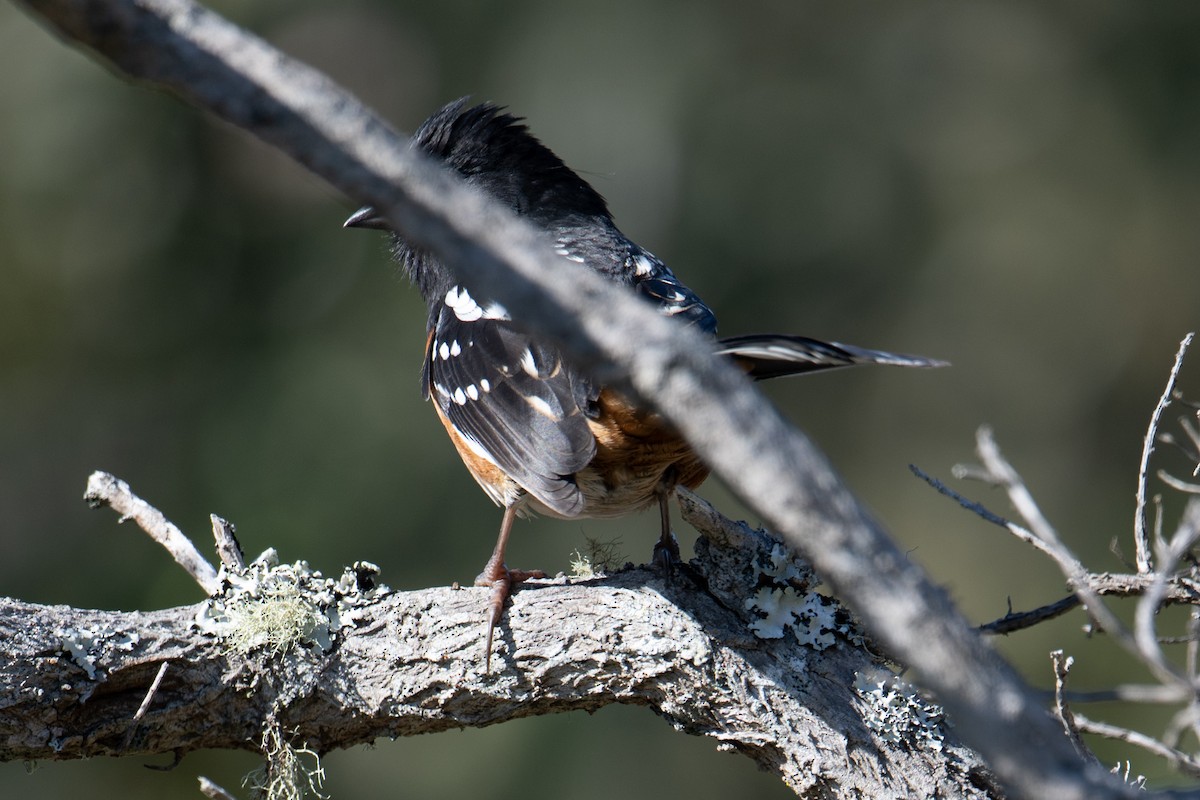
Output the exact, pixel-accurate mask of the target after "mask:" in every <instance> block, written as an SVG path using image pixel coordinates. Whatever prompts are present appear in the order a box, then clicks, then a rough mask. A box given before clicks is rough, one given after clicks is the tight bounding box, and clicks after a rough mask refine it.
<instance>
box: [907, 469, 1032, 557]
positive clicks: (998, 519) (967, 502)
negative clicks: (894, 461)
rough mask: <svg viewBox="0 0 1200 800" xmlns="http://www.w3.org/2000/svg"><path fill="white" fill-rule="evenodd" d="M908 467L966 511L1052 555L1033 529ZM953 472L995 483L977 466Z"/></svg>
mask: <svg viewBox="0 0 1200 800" xmlns="http://www.w3.org/2000/svg"><path fill="white" fill-rule="evenodd" d="M908 468H909V470H911V471H912V473H913V474H914V475H916V476H917V477H918V478H920V479H921V480H923V481H925V482H926V483H928V484H929V485H930V486H932V487H933V488H934V489H937V490H938V492H940V493H941V494H944V495H946V496H947V497H949V498H951V499H953V500H954V501H956V502H957V503H958V504H959V505H960V506H962V507H963V508H965V509H966V510H967V511H970V512H972V513H973V514H976V515H978V516H979V517H980V518H981V519H983V520H986V521H987V522H990V523H992V524H993V525H998V526H999V527H1001V528H1004V529H1005V530H1006V531H1008V532H1009V533H1011V534H1012V535H1013V536H1016V537H1017V538H1018V539H1020V540H1021V541H1022V542H1025V543H1026V544H1028V545H1030V546H1031V547H1034V548H1036V549H1038V550H1040V551H1042V552H1043V553H1045V554H1046V555H1048V556H1050V557H1051V558H1053V557H1054V551H1053V550H1052V549H1051V548H1050V547H1049V546H1048V545H1047V544H1046V543H1045V542H1043V541H1042V540H1041V539H1039V538H1038V537H1037V536H1036V535H1034V533H1033V531H1031V530H1029V529H1028V528H1026V527H1023V526H1021V525H1018V524H1017V523H1015V522H1013V521H1012V520H1010V519H1007V518H1006V517H1002V516H1000V515H999V514H997V513H996V512H995V511H992V510H991V509H989V508H988V507H987V506H985V505H983V504H982V503H980V502H978V501H976V500H971V499H969V498H967V497H965V496H964V495H962V494H960V493H959V492H957V491H955V490H954V489H951V488H950V487H949V486H947V485H946V484H944V483H943V482H942V481H940V480H938V479H937V478H935V477H933V476H932V475H928V474H926V473H925V472H924V471H923V470H922V469H921V468H920V467H917V466H916V465H914V464H909V465H908ZM954 474H955V476H956V477H959V478H970V479H973V480H980V481H984V482H986V483H996V479H995V476H993V475H990V474H988V473H987V472H986V471H984V470H980V469H978V468H970V467H967V466H965V465H961V464H958V465H955V467H954Z"/></svg>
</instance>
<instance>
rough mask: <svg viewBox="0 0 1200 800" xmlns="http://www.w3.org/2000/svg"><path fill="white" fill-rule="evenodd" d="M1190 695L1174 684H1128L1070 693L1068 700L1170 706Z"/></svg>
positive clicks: (1067, 696) (1074, 701) (1067, 694)
mask: <svg viewBox="0 0 1200 800" xmlns="http://www.w3.org/2000/svg"><path fill="white" fill-rule="evenodd" d="M1188 697H1189V693H1188V692H1186V691H1181V690H1180V689H1179V687H1178V686H1176V685H1174V684H1167V685H1164V684H1161V683H1127V684H1122V685H1119V686H1114V687H1113V688H1111V689H1101V690H1100V691H1096V692H1079V691H1068V692H1067V693H1066V698H1067V699H1068V700H1070V701H1071V702H1072V703H1113V702H1118V701H1119V702H1125V703H1154V704H1155V705H1168V704H1174V703H1179V702H1181V701H1184V700H1187V699H1188Z"/></svg>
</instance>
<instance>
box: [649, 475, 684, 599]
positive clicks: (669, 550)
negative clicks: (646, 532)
mask: <svg viewBox="0 0 1200 800" xmlns="http://www.w3.org/2000/svg"><path fill="white" fill-rule="evenodd" d="M674 493H675V489H674V487H673V486H667V485H661V486H659V487H658V491H657V494H658V512H659V516H660V517H661V519H662V533H661V534H660V535H659V537H658V542H657V543H656V544H655V545H654V563H655V564H656V565H657V566H658V568H659V569H661V570H662V572H663V576H664V577H665V578H666V579H667V580H668V581H670V580H671V568H672V567H674V566H675V565H676V564H678V563H679V541H678V540H677V539H676V538H675V534H673V533H671V506H670V500H671V495H672V494H674Z"/></svg>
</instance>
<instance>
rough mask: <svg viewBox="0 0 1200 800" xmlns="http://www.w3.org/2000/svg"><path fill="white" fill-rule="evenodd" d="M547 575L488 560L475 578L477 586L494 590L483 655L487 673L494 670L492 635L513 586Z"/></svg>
mask: <svg viewBox="0 0 1200 800" xmlns="http://www.w3.org/2000/svg"><path fill="white" fill-rule="evenodd" d="M545 577H546V573H544V572H542V571H541V570H540V569H534V570H523V569H509V568H508V567H506V566H504V564H503V563H500V564H493V563H491V562H488V565H487V566H486V567H484V568H483V572H481V573H479V575H478V577H476V578H475V585H476V586H487V587H490V588H491V590H492V595H491V597H490V598H489V599H488V629H487V644H486V645H484V646H485V648H486V649H485V650H484V657H483V672H484V674H485V675H486V674H487V673H489V672H491V671H492V636H493V634H495V632H496V626H497V625H499V624H500V618H501V617H502V616H503V615H504V602H505V601H506V600H508V596H509V595H510V594H512V588H513V586H515V585H516V584H518V583H524V582H525V581H527V580H529V579H530V578H545Z"/></svg>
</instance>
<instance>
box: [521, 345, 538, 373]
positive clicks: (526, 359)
mask: <svg viewBox="0 0 1200 800" xmlns="http://www.w3.org/2000/svg"><path fill="white" fill-rule="evenodd" d="M521 369H523V370H525V374H526V375H528V376H529V377H531V378H536V377H538V368H537V362H536V361H534V360H533V351H532V350H530V349H529V348H528V347H526V348H525V352H523V353H521Z"/></svg>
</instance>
